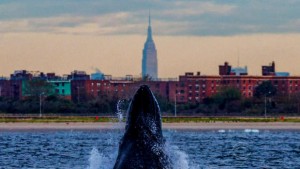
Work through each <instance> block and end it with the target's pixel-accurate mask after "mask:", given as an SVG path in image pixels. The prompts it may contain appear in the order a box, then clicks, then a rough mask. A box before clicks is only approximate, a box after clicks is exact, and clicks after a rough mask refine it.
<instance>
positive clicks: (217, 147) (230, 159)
mask: <svg viewBox="0 0 300 169" xmlns="http://www.w3.org/2000/svg"><path fill="white" fill-rule="evenodd" d="M122 134H123V131H122V130H93V131H87V130H82V131H80V130H75V131H72V130H58V131H53V130H52V131H51V130H45V131H43V130H39V131H2V132H0V168H1V169H2V168H5V169H10V168H30V169H31V168H47V169H49V168H60V169H61V168H62V169H71V168H74V169H110V168H113V165H114V162H115V159H116V156H117V152H118V142H119V140H120V138H121V137H122ZM164 136H165V137H166V140H167V150H168V153H169V154H170V156H171V158H172V160H173V161H174V168H175V169H198V168H216V169H217V168H300V131H295V130H294V131H292V130H291V131H289V130H284V131H283V130H277V131H274V130H271V131H267V130H256V129H246V130H207V131H204V130H193V131H183V130H177V131H176V130H165V131H164Z"/></svg>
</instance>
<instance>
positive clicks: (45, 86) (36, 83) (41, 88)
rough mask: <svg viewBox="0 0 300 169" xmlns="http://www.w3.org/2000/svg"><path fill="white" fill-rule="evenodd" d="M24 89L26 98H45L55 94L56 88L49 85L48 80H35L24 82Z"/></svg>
mask: <svg viewBox="0 0 300 169" xmlns="http://www.w3.org/2000/svg"><path fill="white" fill-rule="evenodd" d="M22 88H23V89H24V90H23V91H24V93H23V94H24V96H27V97H35V98H37V97H39V95H40V94H43V95H45V96H49V95H53V94H54V86H53V85H52V84H50V83H48V82H47V81H46V80H42V79H33V80H27V81H24V82H23V85H22Z"/></svg>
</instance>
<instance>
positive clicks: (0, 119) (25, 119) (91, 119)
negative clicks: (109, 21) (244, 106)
mask: <svg viewBox="0 0 300 169" xmlns="http://www.w3.org/2000/svg"><path fill="white" fill-rule="evenodd" d="M117 121H118V119H117V118H114V117H96V116H48V117H0V122H2V123H15V122H16V123H17V122H27V123H67V122H81V123H82V122H83V123H84V122H117ZM162 121H163V122H164V123H193V122H194V123H197V122H202V123H203V122H204V123H213V122H300V117H285V118H284V119H283V118H279V117H270V118H261V117H186V116H185V117H163V118H162Z"/></svg>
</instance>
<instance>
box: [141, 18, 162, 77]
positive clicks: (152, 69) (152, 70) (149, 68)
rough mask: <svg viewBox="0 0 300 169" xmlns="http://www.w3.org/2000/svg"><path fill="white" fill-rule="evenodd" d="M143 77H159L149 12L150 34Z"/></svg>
mask: <svg viewBox="0 0 300 169" xmlns="http://www.w3.org/2000/svg"><path fill="white" fill-rule="evenodd" d="M142 77H143V78H145V77H149V78H151V79H157V77H158V76H157V52H156V48H155V44H154V41H153V39H152V30H151V16H150V13H149V26H148V36H147V40H146V42H145V45H144V50H143V59H142Z"/></svg>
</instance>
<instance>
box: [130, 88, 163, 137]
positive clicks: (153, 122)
mask: <svg viewBox="0 0 300 169" xmlns="http://www.w3.org/2000/svg"><path fill="white" fill-rule="evenodd" d="M125 129H126V133H127V134H130V136H131V137H133V138H135V137H141V136H145V137H151V138H152V139H155V140H156V141H158V142H160V141H162V126H161V115H160V110H159V105H158V103H157V101H156V98H155V96H154V95H153V93H152V92H151V90H150V89H149V87H148V86H147V85H142V86H140V88H139V89H138V90H137V91H136V93H135V95H134V97H133V99H132V101H131V104H130V106H129V108H128V111H127V124H126V128H125Z"/></svg>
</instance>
